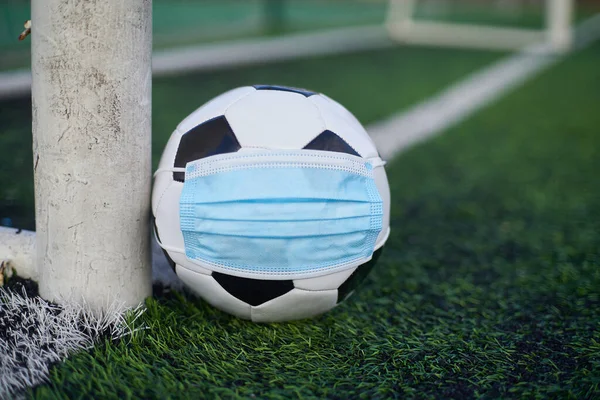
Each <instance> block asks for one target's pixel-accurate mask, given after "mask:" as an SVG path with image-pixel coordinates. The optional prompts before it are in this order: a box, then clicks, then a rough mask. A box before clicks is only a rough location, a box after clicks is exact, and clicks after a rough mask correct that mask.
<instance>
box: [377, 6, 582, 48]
mask: <svg viewBox="0 0 600 400" xmlns="http://www.w3.org/2000/svg"><path fill="white" fill-rule="evenodd" d="M449 1H450V0H449ZM417 3H418V0H389V3H388V11H387V14H386V22H385V25H386V29H387V31H388V34H389V35H390V37H391V38H392V39H393V40H396V41H399V42H403V43H409V44H419V45H432V46H451V47H466V48H481V49H498V50H522V49H524V48H526V47H527V46H530V45H535V44H539V43H547V44H549V46H550V48H551V50H552V51H554V52H564V51H567V50H569V49H570V47H571V43H572V40H573V39H572V30H571V20H572V14H573V8H574V4H573V3H574V0H542V3H543V6H544V7H545V8H546V14H545V22H544V28H543V29H529V28H517V27H497V26H490V25H484V24H479V25H478V24H465V23H452V22H437V21H435V22H434V21H420V20H416V19H415V18H414V13H415V9H416V7H417Z"/></svg>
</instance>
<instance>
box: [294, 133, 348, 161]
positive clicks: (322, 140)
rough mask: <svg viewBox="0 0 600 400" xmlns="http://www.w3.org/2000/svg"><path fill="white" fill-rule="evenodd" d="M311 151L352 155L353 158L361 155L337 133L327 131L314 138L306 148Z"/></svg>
mask: <svg viewBox="0 0 600 400" xmlns="http://www.w3.org/2000/svg"><path fill="white" fill-rule="evenodd" d="M304 148H305V149H309V150H323V151H334V152H336V153H346V154H352V155H353V156H359V157H360V155H359V154H358V153H357V152H356V150H354V149H353V148H352V147H351V146H350V145H349V144H348V143H346V142H345V141H344V139H342V138H341V137H339V136H338V135H336V134H335V133H333V132H331V131H330V130H327V131H325V132H323V133H321V134H320V135H319V136H317V137H316V138H314V139H313V140H312V141H311V142H310V143H309V144H307V145H306V146H304Z"/></svg>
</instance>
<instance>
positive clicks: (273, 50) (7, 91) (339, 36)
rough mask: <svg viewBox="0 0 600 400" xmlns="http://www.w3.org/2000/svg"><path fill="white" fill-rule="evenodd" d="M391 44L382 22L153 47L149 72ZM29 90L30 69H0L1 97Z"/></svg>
mask: <svg viewBox="0 0 600 400" xmlns="http://www.w3.org/2000/svg"><path fill="white" fill-rule="evenodd" d="M394 44H395V43H394V41H393V40H392V39H390V38H389V36H388V34H387V32H386V30H385V27H384V26H383V25H371V26H361V27H352V28H337V29H330V30H325V31H318V32H308V33H305V32H303V33H294V34H289V35H285V36H280V37H274V38H253V39H245V40H236V41H231V42H221V43H215V44H203V45H195V46H186V47H179V48H174V49H169V50H157V51H155V52H154V53H153V54H152V76H154V77H159V76H166V75H172V74H178V73H183V72H186V71H203V70H210V69H215V68H219V67H222V68H224V67H230V66H234V65H235V66H243V65H251V64H260V63H267V62H274V61H283V60H291V59H295V58H302V57H309V56H317V55H330V54H341V53H348V52H354V51H359V50H367V49H375V48H384V47H391V46H393V45H394ZM30 90H31V71H30V70H28V69H22V70H16V71H8V72H0V99H2V98H11V97H18V96H24V95H27V94H29V92H30Z"/></svg>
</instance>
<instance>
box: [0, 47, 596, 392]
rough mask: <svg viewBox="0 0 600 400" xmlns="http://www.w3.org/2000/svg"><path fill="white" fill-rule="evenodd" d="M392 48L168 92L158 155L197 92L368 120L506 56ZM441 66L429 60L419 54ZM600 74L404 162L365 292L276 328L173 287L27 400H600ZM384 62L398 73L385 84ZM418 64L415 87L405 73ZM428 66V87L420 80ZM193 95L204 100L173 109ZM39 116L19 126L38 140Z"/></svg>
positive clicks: (524, 97) (500, 107)
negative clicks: (254, 84) (341, 109)
mask: <svg viewBox="0 0 600 400" xmlns="http://www.w3.org/2000/svg"><path fill="white" fill-rule="evenodd" d="M385 54H386V53H385V52H374V53H371V56H370V57H366V58H365V59H366V60H368V61H365V60H362V61H361V58H360V57H359V56H358V55H357V56H344V57H347V58H344V57H340V58H335V60H337V61H335V62H329V66H328V68H327V69H325V68H323V71H325V73H324V74H320V73H315V72H314V71H319V70H320V68H322V64H323V62H319V61H318V60H310V61H304V62H301V63H298V64H295V63H294V64H286V67H285V68H277V66H273V67H272V69H265V70H260V71H262V72H260V71H259V70H253V71H254V72H249V71H250V70H244V71H240V72H239V74H236V75H235V77H233V78H230V77H228V75H227V74H226V73H225V72H222V73H215V74H208V75H198V76H191V77H189V78H186V79H184V78H182V79H181V80H174V81H167V80H165V81H157V82H156V83H155V101H154V104H155V109H154V112H155V121H154V128H155V134H156V136H155V140H156V141H155V145H156V147H155V155H156V154H157V152H158V145H159V144H161V143H164V140H165V139H166V137H167V135H168V133H167V132H168V131H169V130H170V129H171V128H172V127H173V125H174V124H175V123H176V122H177V121H178V120H179V119H180V118H181V117H183V116H185V115H186V114H187V113H188V112H189V111H191V109H192V108H194V107H193V105H192V103H194V100H191V99H192V98H194V99H197V101H198V102H201V101H204V100H206V99H207V98H209V97H211V96H212V95H214V94H217V93H218V92H220V91H222V90H223V89H225V88H227V87H228V86H231V85H232V84H235V85H238V84H241V83H244V82H246V81H247V80H250V79H251V80H253V81H263V80H268V81H279V82H281V83H283V84H287V83H296V82H297V84H298V85H306V86H309V87H313V88H314V89H317V90H319V89H323V90H324V91H326V92H329V93H331V94H332V96H334V97H337V98H339V99H340V101H342V102H343V103H345V104H347V105H348V107H349V108H350V109H351V110H352V111H353V112H355V113H356V114H357V115H358V116H359V117H360V118H361V119H362V120H363V121H365V122H368V121H371V120H374V119H377V118H379V117H381V116H383V115H385V114H387V113H390V112H392V111H394V110H396V109H397V108H399V107H402V106H406V105H407V104H409V103H412V102H414V101H416V100H419V99H420V98H422V97H424V96H427V95H428V94H431V93H432V92H434V91H436V90H437V89H439V86H440V85H441V84H442V83H443V82H446V81H447V80H451V79H454V78H456V77H457V75H461V74H464V73H465V72H466V70H469V69H471V68H473V67H475V66H476V65H481V64H483V63H486V62H489V61H490V60H491V59H493V58H494V56H492V55H485V54H481V53H469V52H463V53H461V52H452V53H451V54H452V56H451V57H447V58H446V59H444V61H441V60H437V61H436V59H435V57H442V56H443V55H444V54H450V53H444V51H437V50H436V51H431V53H428V51H427V50H421V49H411V50H408V49H406V50H402V51H397V52H395V51H391V50H390V52H389V53H388V54H387V55H385ZM423 54H426V55H427V57H426V58H427V59H428V60H430V64H428V63H419V62H417V61H415V60H416V59H418V57H419V56H422V55H423ZM384 55H385V56H384ZM353 57H355V58H353ZM382 60H387V61H389V67H388V66H386V65H384V63H382V62H381V61H382ZM390 60H396V61H390ZM474 61H475V62H474ZM296 65H297V66H301V67H298V69H295V68H296V67H294V66H296ZM598 65H600V45H598V44H596V45H595V46H593V47H592V48H590V49H588V50H586V51H585V52H582V53H579V54H576V55H574V56H571V57H570V58H569V59H567V60H566V61H564V62H562V63H561V64H559V65H558V66H556V67H553V68H552V69H551V70H550V71H548V72H546V73H544V74H542V75H541V76H540V77H538V78H537V79H535V80H533V81H531V82H528V83H527V84H526V85H525V86H524V87H523V88H521V89H519V90H518V91H516V92H515V93H513V94H511V95H509V96H508V97H506V98H504V99H503V100H501V101H500V102H498V103H497V104H494V105H492V106H491V107H488V108H487V109H486V110H484V111H483V112H480V113H478V114H476V115H475V116H474V117H472V118H471V119H469V120H468V121H466V122H464V123H461V124H460V125H458V126H456V127H454V128H452V129H450V130H449V131H448V132H447V133H446V134H444V135H442V136H440V137H437V138H435V139H433V140H431V141H429V142H427V143H425V144H422V145H419V146H417V147H416V148H413V149H412V150H410V151H408V152H407V153H405V154H403V155H401V156H399V157H398V158H397V159H395V160H394V161H392V162H391V163H389V164H388V166H387V171H388V176H389V180H390V186H391V191H392V216H391V224H392V234H391V236H390V238H389V241H388V243H387V245H386V250H385V251H384V253H383V256H382V257H381V259H380V262H379V264H378V265H377V266H376V267H375V269H374V271H373V273H372V274H371V276H370V277H369V278H368V279H367V281H366V283H365V285H364V286H363V287H362V288H361V290H359V291H358V292H357V293H356V295H355V296H354V297H352V298H351V299H350V300H349V301H347V302H346V303H344V304H342V305H341V306H339V307H338V308H337V309H335V310H334V311H332V312H330V313H328V314H326V315H324V316H322V317H320V318H317V319H314V320H308V321H300V322H294V323H285V324H283V323H282V324H273V325H260V324H253V323H250V322H245V321H241V320H239V319H236V318H234V317H231V316H228V315H226V314H224V313H221V312H219V311H216V310H215V309H213V308H211V307H209V306H208V305H207V304H206V303H204V302H203V301H200V300H196V299H193V298H186V297H184V296H181V295H179V294H177V293H166V294H160V295H158V296H157V297H156V298H154V299H152V300H149V301H148V311H147V313H146V315H145V317H144V319H145V321H146V323H147V324H148V326H149V329H147V330H145V331H143V332H141V333H139V334H137V335H136V336H135V337H134V339H133V340H132V341H131V342H129V343H120V344H117V345H114V344H110V343H106V344H104V345H101V346H99V347H97V348H96V349H94V350H92V351H90V352H83V353H80V354H78V355H76V356H74V357H72V358H71V359H70V360H68V361H67V362H65V363H63V364H60V365H57V366H56V367H55V368H53V369H52V371H51V382H50V383H49V384H48V385H44V386H41V387H38V388H36V389H35V390H32V391H30V392H29V393H28V395H29V396H30V397H31V398H58V399H63V398H64V399H67V398H69V399H73V398H74V399H77V398H89V397H94V398H106V399H111V398H115V399H116V398H119V399H124V398H132V397H136V398H173V399H187V398H215V397H220V398H238V397H239V398H261V399H262V398H274V399H275V398H277V399H284V398H286V399H287V398H300V397H303V398H322V397H328V398H337V399H348V398H365V399H377V398H406V397H418V398H460V399H464V398H471V397H479V396H483V397H486V398H548V397H549V398H573V399H592V398H598V397H600V325H599V323H600V322H599V321H600V269H599V267H600V251H599V249H600V235H599V233H600V185H599V184H598V174H599V171H600V135H599V127H600V112H598V104H600V69H599V68H598ZM336 66H337V67H336ZM359 66H360V67H359ZM374 66H377V68H389V70H385V71H383V70H381V74H380V75H381V76H378V74H373V73H371V74H367V72H366V71H368V70H371V71H372V69H373V68H375V67H374ZM441 66H443V68H442V67H441ZM334 67H336V68H334ZM353 68H357V69H353ZM362 68H364V69H362ZM403 68H404V69H405V70H404V71H403V72H405V73H407V72H410V73H409V75H408V76H410V77H411V78H410V79H409V78H405V80H403V78H402V77H403V75H402V73H401V72H402V69H403ZM427 68H429V70H428V72H427V73H423V75H422V77H421V78H420V79H418V82H417V78H415V76H420V75H418V73H417V72H415V70H417V71H418V70H419V69H427ZM266 71H268V72H266ZM299 71H302V73H300V72H299ZM307 71H309V72H310V71H312V73H309V72H307ZM350 71H353V72H350ZM303 73H306V75H303ZM411 73H417V75H411ZM390 74H397V75H391V76H390ZM340 75H342V77H339V76H340ZM392 76H393V79H392ZM299 77H302V78H299ZM309 77H310V78H309ZM336 77H339V78H336ZM359 77H360V79H359ZM296 78H298V79H296ZM185 87H187V88H190V87H193V88H198V89H197V94H195V95H192V94H190V92H183V93H185V96H181V97H180V98H177V97H175V98H174V97H173V94H175V93H179V92H178V90H182V88H185ZM359 93H360V95H358V94H359ZM190 96H191V97H190ZM194 96H197V97H194ZM21 107H24V105H21ZM166 110H168V111H166ZM13 114H15V112H8V114H4V115H2V116H1V117H0V119H1V120H2V121H6V119H7V115H8V117H11V116H13ZM13 118H16V117H13ZM22 123H23V119H21V120H20V122H19V123H17V122H13V123H12V124H13V128H12V129H15V130H17V129H18V132H22V133H23V135H26V134H27V133H28V132H27V131H26V130H25V131H24V130H23V128H22V127H21V126H20V124H22ZM16 126H18V127H17V128H15V127H16ZM16 136H17V135H16V134H14V132H13V134H12V135H10V137H16ZM6 137H7V136H6V131H5V132H4V135H3V136H0V138H4V139H1V140H4V142H3V146H2V147H0V148H2V149H3V150H2V152H3V154H2V156H3V157H5V159H6V158H8V159H9V160H10V159H11V158H12V157H13V155H14V154H19V151H18V150H15V149H17V148H20V147H19V146H22V147H27V146H28V145H29V144H28V142H27V140H28V139H22V138H21V139H12V140H13V142H10V143H13V144H12V146H15V147H14V148H13V149H11V150H10V151H9V150H5V149H7V148H6V147H4V145H5V144H6V143H7V142H6ZM19 140H22V141H21V142H19ZM21 157H23V158H27V157H29V152H24V153H23V155H22V156H21ZM24 165H28V164H27V163H25V164H24ZM10 168H11V171H19V169H18V168H15V166H14V164H13V165H11V166H10ZM15 173H16V172H12V174H13V175H12V176H13V177H14V175H15ZM23 179H24V180H26V179H28V178H27V177H23ZM6 181H7V178H6V177H3V178H2V182H6Z"/></svg>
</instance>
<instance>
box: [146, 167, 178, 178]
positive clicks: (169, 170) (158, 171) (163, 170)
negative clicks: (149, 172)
mask: <svg viewBox="0 0 600 400" xmlns="http://www.w3.org/2000/svg"><path fill="white" fill-rule="evenodd" d="M163 172H183V173H185V168H177V167H171V168H159V169H157V170H156V172H154V175H153V177H154V178H156V176H157V175H158V174H161V173H163Z"/></svg>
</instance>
